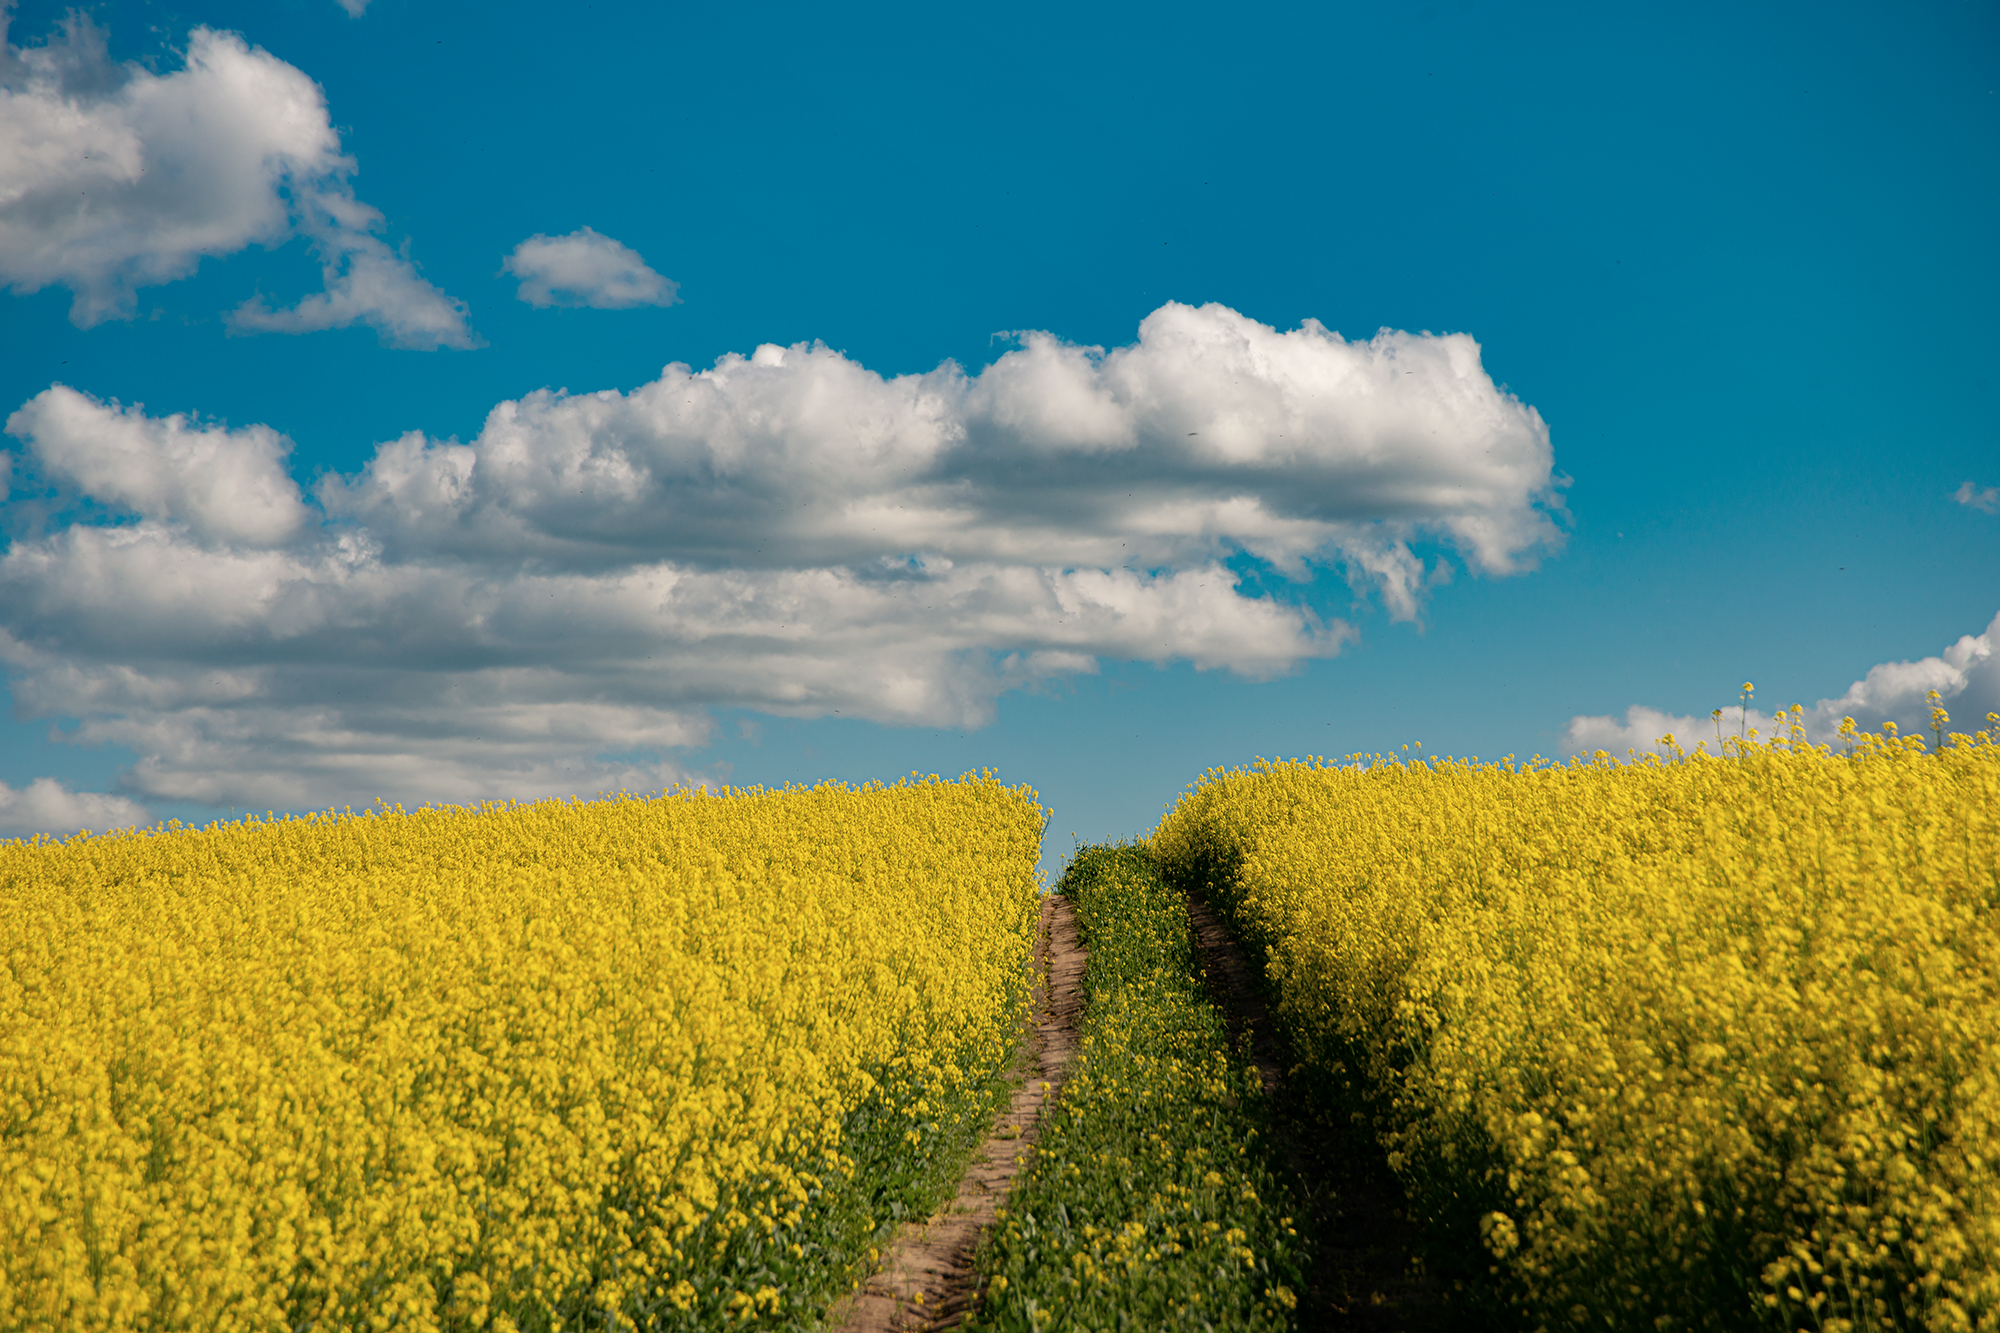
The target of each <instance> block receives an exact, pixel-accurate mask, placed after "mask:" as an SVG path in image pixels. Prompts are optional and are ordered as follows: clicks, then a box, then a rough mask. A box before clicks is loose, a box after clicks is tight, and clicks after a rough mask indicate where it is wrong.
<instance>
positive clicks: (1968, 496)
mask: <svg viewBox="0 0 2000 1333" xmlns="http://www.w3.org/2000/svg"><path fill="white" fill-rule="evenodd" d="M1951 498H1952V499H1954V500H1956V501H1958V502H1959V503H1960V504H1962V505H1965V506H1967V507H1968V508H1971V509H1977V510H1978V511H1979V512H1980V513H1982V514H2000V486H1975V485H1973V484H1972V483H1971V482H1970V481H1967V482H1964V483H1962V484H1961V485H1960V486H1959V488H1958V489H1957V490H1955V491H1953V492H1952V494H1951Z"/></svg>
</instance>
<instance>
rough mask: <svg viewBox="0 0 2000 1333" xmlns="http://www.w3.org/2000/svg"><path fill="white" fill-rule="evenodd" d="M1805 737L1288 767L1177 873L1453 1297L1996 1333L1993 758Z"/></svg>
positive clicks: (1976, 740) (1629, 1323)
mask: <svg viewBox="0 0 2000 1333" xmlns="http://www.w3.org/2000/svg"><path fill="white" fill-rule="evenodd" d="M1797 721H1798V719H1797V717H1796V715H1794V716H1793V718H1792V722H1793V724H1794V726H1793V728H1792V730H1793V735H1792V736H1791V738H1789V739H1782V738H1781V739H1779V740H1776V741H1774V742H1770V743H1759V742H1757V741H1756V740H1755V739H1754V738H1750V737H1745V738H1743V739H1741V740H1738V739H1735V738H1732V739H1731V740H1730V741H1729V742H1727V743H1726V744H1725V746H1724V747H1723V748H1724V753H1722V754H1719V755H1710V754H1708V753H1706V752H1698V753H1696V754H1694V755H1691V756H1689V755H1680V756H1679V758H1678V761H1668V762H1655V761H1652V760H1650V759H1648V760H1642V761H1640V762H1637V763H1632V764H1622V763H1613V762H1612V761H1611V760H1610V758H1609V756H1606V755H1603V754H1601V753H1600V754H1599V755H1598V756H1596V757H1595V758H1593V759H1590V760H1582V761H1578V762H1575V763H1572V764H1568V765H1555V764H1540V763H1537V764H1531V765H1526V766H1517V765H1516V764H1514V763H1513V761H1512V760H1511V759H1510V760H1508V761H1506V762H1504V763H1501V764H1497V765H1496V764H1479V763H1475V762H1464V761H1428V762H1390V763H1382V762H1377V761H1376V760H1378V758H1379V757H1374V756H1353V757H1351V758H1352V760H1353V761H1355V762H1346V763H1341V764H1326V763H1323V762H1320V761H1317V760H1312V761H1306V762H1292V763H1267V762H1261V761H1260V762H1259V763H1258V764H1257V765H1255V766H1254V767H1253V768H1252V769H1250V770H1244V771H1234V772H1226V773H1225V772H1222V771H1220V770H1217V771H1213V772H1211V773H1210V774H1208V775H1207V776H1206V778H1205V779H1204V780H1203V781H1202V782H1201V783H1200V784H1199V785H1197V786H1196V787H1195V788H1193V789H1191V790H1190V792H1189V793H1188V794H1187V795H1186V796H1185V797H1184V798H1183V799H1182V801H1181V802H1180V803H1179V805H1178V806H1177V807H1176V808H1174V809H1173V810H1172V811H1171V812H1170V813H1169V815H1168V817H1167V818H1166V819H1165V820H1163V822H1162V824H1161V826H1160V828H1159V829H1158V830H1157V831H1156V832H1155V834H1154V836H1153V839H1152V844H1151V845H1152V847H1153V850H1154V851H1155V853H1156V855H1157V856H1158V857H1159V858H1160V859H1161V862H1162V864H1163V866H1164V867H1165V868H1166V870H1167V873H1168V874H1169V876H1170V877H1172V878H1177V879H1179V880H1180V881H1181V882H1186V880H1187V879H1189V878H1193V879H1195V880H1196V881H1198V882H1206V883H1207V884H1208V885H1209V886H1211V889H1212V891H1213V892H1214V893H1215V894H1216V896H1217V898H1218V899H1219V900H1220V901H1221V902H1222V903H1223V904H1224V905H1225V906H1226V908H1227V909H1228V910H1229V912H1230V913H1231V914H1232V915H1233V918H1234V921H1235V923H1236V925H1237V926H1238V928H1239V929H1240V930H1241V931H1242V933H1243V934H1244V936H1245V937H1246V939H1247V940H1248V941H1249V942H1250V943H1251V945H1252V947H1253V950H1254V951H1257V952H1260V953H1261V954H1262V956H1263V957H1264V959H1265V969H1266V974H1267V977H1268V980H1269V981H1270V983H1271V985H1272V988H1273V991H1274V996H1275V1001H1276V1014H1277V1018H1278V1021H1279V1022H1280V1023H1282V1024H1283V1025H1284V1027H1285V1029H1286V1032H1287V1036H1288V1038H1289V1040H1290V1043H1291V1049H1292V1051H1293V1053H1294V1056H1295V1058H1296V1061H1297V1063H1298V1067H1299V1074H1300V1076H1302V1077H1305V1078H1308V1079H1310V1080H1313V1081H1315V1083H1316V1086H1317V1088H1318V1090H1319V1091H1318V1095H1319V1096H1320V1097H1321V1099H1322V1102H1321V1105H1322V1107H1323V1109H1324V1111H1325V1112H1326V1114H1327V1115H1328V1116H1330V1117H1337V1118H1339V1119H1342V1120H1351V1121H1353V1122H1358V1123H1359V1124H1361V1125H1362V1126H1363V1127H1364V1128H1366V1129H1368V1130H1370V1131H1372V1132H1373V1133H1374V1134H1375V1135H1376V1136H1377V1138H1378V1139H1379V1141H1380V1143H1381V1144H1382V1146H1383V1147H1384V1149H1385V1150H1386V1151H1387V1153H1388V1155H1389V1160H1390V1163H1391V1165H1392V1166H1393V1167H1394V1168H1395V1170H1396V1171H1397V1172H1398V1174H1399V1175H1400V1176H1401V1178H1402V1180H1403V1182H1404V1184H1405V1186H1406V1189H1407V1191H1408V1195H1409V1200H1410V1206H1411V1210H1412V1214H1413V1216H1415V1217H1416V1218H1418V1219H1419V1220H1420V1221H1421V1222H1422V1223H1423V1224H1424V1225H1425V1226H1426V1227H1427V1228H1428V1229H1429V1234H1430V1235H1431V1236H1432V1238H1433V1241H1434V1246H1433V1249H1432V1250H1431V1252H1430V1255H1429V1259H1430V1261H1431V1262H1432V1263H1433V1264H1434V1265H1435V1266H1437V1267H1438V1268H1441V1269H1443V1270H1445V1271H1447V1272H1450V1271H1451V1270H1452V1263H1453V1260H1454V1258H1457V1259H1460V1260H1465V1259H1467V1258H1468V1257H1469V1256H1483V1257H1480V1258H1477V1259H1476V1260H1475V1261H1473V1262H1469V1263H1466V1264H1465V1266H1464V1267H1461V1268H1460V1269H1458V1270H1457V1271H1458V1273H1459V1275H1460V1276H1466V1275H1468V1274H1469V1275H1471V1276H1473V1277H1482V1276H1483V1275H1482V1274H1480V1273H1479V1271H1478V1270H1480V1269H1486V1270H1489V1272H1490V1275H1491V1277H1490V1278H1488V1279H1487V1280H1489V1281H1494V1283H1495V1286H1496V1287H1497V1290H1498V1291H1499V1293H1500V1294H1501V1295H1502V1297H1503V1298H1504V1299H1506V1300H1507V1301H1508V1302H1509V1303H1510V1304H1512V1305H1513V1306H1514V1308H1515V1309H1516V1310H1517V1311H1518V1312H1519V1313H1522V1314H1525V1315H1526V1316H1527V1317H1528V1318H1529V1320H1530V1325H1529V1326H1531V1327H1537V1326H1538V1327H1542V1328H1586V1327H1588V1328H1660V1329H1670V1328H1671V1329H1739V1328H1754V1327H1768V1328H1772V1329H1819V1330H1828V1331H1830V1333H1832V1331H1840V1330H1858V1329H1877V1328H1883V1329H1888V1328H1895V1329H1929V1330H1956V1329H1971V1328H1979V1329H1992V1328H1996V1327H2000V745H1996V744H1995V743H1994V736H1993V734H1992V733H1990V732H1981V733H1979V734H1978V735H1977V736H1972V737H1968V736H1963V735H1960V736H1955V737H1952V738H1950V740H1949V741H1948V742H1947V743H1946V744H1945V745H1943V746H1942V747H1941V748H1938V749H1936V750H1930V749H1929V748H1928V747H1926V746H1925V745H1924V743H1923V742H1922V741H1921V740H1917V739H1914V738H1912V739H1897V738H1896V737H1895V736H1894V735H1893V733H1892V734H1890V735H1888V736H1882V737H1868V736H1857V735H1854V734H1853V731H1852V728H1851V727H1850V728H1849V729H1848V731H1847V736H1846V744H1845V746H1844V747H1843V749H1842V750H1841V751H1834V750H1830V749H1828V748H1826V747H1811V746H1807V745H1805V744H1804V743H1803V741H1802V740H1801V739H1800V737H1799V733H1798V730H1797V727H1796V723H1797ZM1941 729H1942V724H1941V723H1940V731H1941ZM1940 739H1942V736H1940ZM1677 753H1678V752H1677Z"/></svg>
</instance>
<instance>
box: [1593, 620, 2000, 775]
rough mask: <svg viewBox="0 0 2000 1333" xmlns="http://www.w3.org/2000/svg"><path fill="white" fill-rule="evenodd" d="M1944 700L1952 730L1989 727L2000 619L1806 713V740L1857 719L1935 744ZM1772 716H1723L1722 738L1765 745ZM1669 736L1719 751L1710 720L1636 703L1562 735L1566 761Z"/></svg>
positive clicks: (1830, 741)
mask: <svg viewBox="0 0 2000 1333" xmlns="http://www.w3.org/2000/svg"><path fill="white" fill-rule="evenodd" d="M1932 690H1936V691H1937V692H1938V693H1939V694H1940V695H1941V696H1942V704H1943V707H1944V709H1945V711H1946V712H1947V713H1949V714H1950V715H1951V719H1952V720H1951V723H1950V725H1949V726H1948V727H1947V728H1946V730H1948V731H1962V732H1966V733H1968V734H1970V733H1971V732H1975V731H1982V730H1986V729H1987V728H1988V723H1987V722H1986V715H1987V714H1988V713H1991V712H2000V615H1995V616H1994V617H1993V620H1992V623H1991V624H1989V625H1987V627H1986V629H1985V631H1984V632H1983V633H1980V634H1976V635H1975V634H1967V635H1964V636H1962V637H1960V639H1959V640H1958V642H1956V643H1954V644H1952V645H1951V646H1950V647H1949V648H1946V649H1945V650H1944V651H1943V652H1942V653H1940V654H1939V655H1938V656H1936V657H1926V658H1922V659H1920V660H1918V661H1915V662H1883V663H1881V664H1879V665H1877V666H1874V667H1871V668H1869V670H1868V674H1867V675H1866V676H1863V677H1862V678H1861V679H1860V680H1857V681H1855V682H1854V683H1853V684H1852V685H1850V686H1848V687H1847V692H1846V693H1845V694H1842V695H1840V696H1839V697H1838V698H1829V699H1821V700H1820V701H1819V702H1818V703H1816V704H1814V705H1813V706H1812V707H1810V708H1808V709H1806V711H1805V716H1804V718H1803V723H1804V726H1805V731H1806V739H1807V740H1808V741H1810V742H1812V743H1813V744H1816V745H1818V744H1826V745H1837V744H1839V743H1840V725H1841V723H1842V722H1843V721H1844V720H1845V719H1847V718H1850V717H1851V718H1853V719H1854V722H1855V725H1856V727H1858V728H1859V729H1860V730H1862V731H1880V730H1881V729H1882V724H1883V723H1885V722H1893V723H1895V724H1896V727H1897V729H1898V730H1899V731H1901V733H1902V734H1903V735H1905V736H1923V737H1925V738H1926V739H1928V738H1929V737H1930V734H1931V733H1930V721H1931V713H1930V710H1931V705H1930V697H1929V696H1930V692H1931V691H1932ZM1777 725H1787V726H1788V725H1789V724H1788V723H1786V724H1774V722H1773V720H1772V718H1771V715H1770V714H1768V713H1764V712H1760V711H1758V710H1757V709H1754V708H1753V709H1751V710H1749V712H1748V714H1747V715H1746V714H1745V712H1744V710H1743V709H1742V708H1741V707H1740V706H1738V705H1733V704H1732V705H1731V706H1730V707H1728V708H1725V709H1723V710H1722V721H1721V736H1722V737H1729V736H1737V735H1742V734H1744V733H1745V731H1746V729H1748V728H1756V729H1757V730H1758V731H1759V732H1761V733H1762V734H1763V736H1765V737H1766V738H1768V737H1770V736H1772V735H1773V734H1774V726H1777ZM1669 732H1671V733H1672V734H1673V735H1674V737H1675V739H1676V740H1678V741H1679V742H1680V745H1681V747H1682V748H1683V749H1685V750H1689V751H1692V750H1693V749H1694V748H1695V745H1696V744H1697V743H1698V742H1701V741H1706V742H1707V743H1708V749H1709V752H1710V753H1714V752H1715V751H1716V749H1717V724H1716V722H1715V720H1714V719H1713V718H1710V717H1702V718H1695V717H1679V716H1675V715H1673V714H1670V713H1666V712H1662V711H1661V710H1659V709H1657V708H1648V707H1645V706H1644V705H1638V704H1635V705H1633V706H1632V707H1631V708H1628V709H1626V710H1625V717H1624V719H1623V720H1622V721H1620V720H1619V719H1617V718H1615V717H1609V716H1603V717H1589V716H1583V715H1578V716H1576V717H1572V718H1571V719H1570V720H1569V726H1568V727H1567V728H1566V729H1565V731H1564V733H1563V749H1564V751H1565V753H1568V754H1589V753H1591V752H1592V751H1594V750H1600V749H1601V750H1608V751H1610V752H1611V753H1612V754H1613V755H1618V756H1623V755H1624V754H1625V753H1626V751H1627V749H1628V748H1630V749H1636V750H1637V751H1639V753H1641V754H1648V753H1652V754H1664V753H1665V751H1666V747H1664V746H1662V745H1660V744H1659V743H1658V741H1659V738H1660V737H1661V736H1663V735H1666V734H1667V733H1669Z"/></svg>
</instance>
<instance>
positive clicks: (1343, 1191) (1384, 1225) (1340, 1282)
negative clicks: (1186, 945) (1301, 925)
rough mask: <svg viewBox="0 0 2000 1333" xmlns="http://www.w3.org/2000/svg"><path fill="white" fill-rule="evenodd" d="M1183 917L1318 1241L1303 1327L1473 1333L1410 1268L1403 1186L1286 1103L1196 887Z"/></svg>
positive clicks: (1229, 950)
mask: <svg viewBox="0 0 2000 1333" xmlns="http://www.w3.org/2000/svg"><path fill="white" fill-rule="evenodd" d="M1188 921H1189V924H1190V925H1191V926H1192V927H1193V930H1194V939H1195V947H1196V949H1197V951H1198V953H1199V955H1200V958H1201V965H1202V971H1203V973H1204V975H1205V977H1206V979H1207V981H1208V986H1209V993H1210V994H1211V995H1212V996H1213V997H1214V999H1215V1003H1216V1005H1217V1007H1219V1008H1220V1009H1222V1011H1223V1012H1224V1013H1226V1014H1228V1015H1229V1022H1230V1027H1231V1030H1232V1031H1234V1032H1235V1033H1236V1035H1237V1038H1238V1040H1239V1041H1240V1040H1241V1039H1242V1037H1243V1035H1244V1031H1245V1029H1246V1028H1247V1029H1248V1031H1249V1036H1250V1057H1251V1059H1252V1061H1253V1062H1254V1063H1255V1064H1256V1066H1257V1072H1258V1074H1259V1075H1260V1076H1261V1077H1262V1078H1263V1081H1264V1090H1265V1091H1266V1092H1268V1093H1271V1094H1273V1095H1274V1097H1275V1099H1276V1105H1277V1112H1278V1113H1277V1116H1276V1117H1275V1119H1276V1121H1277V1123H1276V1125H1275V1126H1274V1127H1273V1128H1274V1130H1275V1132H1276V1136H1277V1139H1278V1147H1279V1149H1280V1151H1281V1152H1282V1153H1283V1154H1284V1158H1285V1161H1286V1165H1288V1166H1289V1167H1290V1168H1291V1170H1292V1172H1293V1174H1294V1176H1295V1179H1296V1186H1295V1188H1296V1189H1297V1191H1298V1195H1299V1198H1300V1201H1301V1203H1302V1204H1303V1205H1304V1206H1305V1207H1306V1208H1307V1209H1309V1210H1310V1213H1311V1219H1312V1222H1313V1231H1314V1234H1315V1236H1316V1238H1317V1241H1318V1252H1317V1254H1316V1256H1315V1262H1314V1265H1313V1271H1312V1273H1311V1274H1310V1275H1309V1278H1308V1285H1307V1290H1306V1292H1305V1293H1304V1295H1303V1297H1302V1299H1301V1300H1300V1302H1299V1315H1300V1319H1299V1324H1300V1326H1301V1327H1302V1328H1305V1329H1308V1330H1316V1329H1342V1330H1346V1329H1367V1330H1381V1331H1382V1333H1391V1330H1401V1331H1404V1333H1431V1331H1432V1330H1436V1333H1445V1330H1461V1331H1462V1333H1475V1330H1477V1329H1478V1328H1479V1327H1480V1325H1479V1324H1478V1323H1477V1321H1472V1322H1468V1321H1467V1319H1466V1317H1465V1314H1464V1312H1462V1311H1453V1310H1451V1309H1450V1308H1449V1307H1448V1306H1447V1305H1446V1304H1445V1301H1444V1292H1443V1288H1442V1284H1440V1283H1439V1282H1438V1281H1436V1280H1435V1279H1426V1278H1423V1277H1419V1276H1415V1275H1413V1274H1412V1273H1411V1272H1410V1264H1409V1255H1410V1251H1411V1240H1412V1233H1411V1227H1410V1224H1409V1223H1408V1222H1407V1221H1405V1220H1404V1216H1403V1192H1402V1189H1401V1188H1400V1187H1399V1186H1398V1184H1397V1183H1396V1179H1395V1177H1394V1176H1392V1175H1390V1174H1389V1170H1388V1167H1387V1165H1386V1164H1385V1163H1384V1162H1383V1161H1382V1157H1381V1153H1380V1152H1379V1151H1377V1150H1375V1148H1374V1146H1373V1145H1372V1144H1367V1145H1357V1146H1355V1147H1353V1148H1350V1149H1348V1150H1345V1151H1344V1150H1343V1148H1342V1146H1341V1145H1338V1144H1334V1143H1331V1142H1329V1141H1328V1140H1327V1139H1326V1137H1325V1135H1324V1134H1323V1133H1321V1132H1320V1131H1317V1130H1315V1129H1313V1128H1311V1126H1312V1123H1313V1122H1312V1121H1311V1120H1310V1119H1309V1118H1308V1117H1306V1116H1304V1115H1302V1114H1301V1113H1300V1112H1301V1110H1302V1109H1303V1108H1300V1107H1298V1106H1296V1105H1292V1104H1290V1103H1288V1101H1287V1099H1286V1095H1285V1093H1286V1089H1285V1084H1284V1072H1283V1071H1284V1065H1283V1058H1284V1057H1283V1050H1282V1048H1281V1046H1280V1043H1279V1041H1278V1039H1277V1036H1276V1034H1275V1032H1274V1031H1273V1025H1272V1023H1271V1021H1270V1013H1269V1010H1268V1008H1267V1006H1266V1004H1265V1000H1264V988H1263V985H1262V983H1261V981H1260V979H1259V977H1258V975H1257V971H1256V969H1255V968H1254V967H1253V966H1252V964H1251V962H1250V960H1249V959H1247V958H1246V957H1244V955H1243V950H1242V949H1241V948H1240V947H1239V946H1238V945H1237V943H1236V939H1235V937H1234V936H1232V935H1231V934H1230V933H1229V931H1228V929H1227V928H1226V927H1225V926H1224V925H1223V924H1222V920H1221V918H1220V917H1219V916H1218V915H1217V914H1216V913H1215V911H1214V910H1213V909H1212V908H1211V907H1210V906H1209V904H1208V902H1207V900H1206V899H1205V898H1203V897H1202V896H1201V895H1200V894H1198V893H1191V894H1189V895H1188Z"/></svg>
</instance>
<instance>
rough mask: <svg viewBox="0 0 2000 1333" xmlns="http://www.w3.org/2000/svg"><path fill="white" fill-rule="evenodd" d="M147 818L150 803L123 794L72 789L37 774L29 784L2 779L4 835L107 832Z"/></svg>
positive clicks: (0, 829)
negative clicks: (17, 784)
mask: <svg viewBox="0 0 2000 1333" xmlns="http://www.w3.org/2000/svg"><path fill="white" fill-rule="evenodd" d="M146 822H147V820H146V807H145V806H143V805H140V804H139V803H138V802H137V801H130V800H127V799H126V798H124V797H123V796H111V795H107V794H105V793H103V792H95V791H71V790H70V789H69V788H68V787H65V786H64V785H63V784H62V783H60V782H57V781H56V780H55V779H54V778H36V779H35V780H34V781H33V782H31V783H29V784H28V785H27V786H25V787H10V786H8V785H7V784H6V783H4V782H0V836H8V835H17V836H19V835H27V834H33V833H56V834H64V835H67V834H71V833H76V832H79V831H81V830H83V829H89V830H90V831H91V832H93V833H103V832H105V831H107V830H109V829H116V828H131V827H133V826H134V825H137V824H144V823H146Z"/></svg>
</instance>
